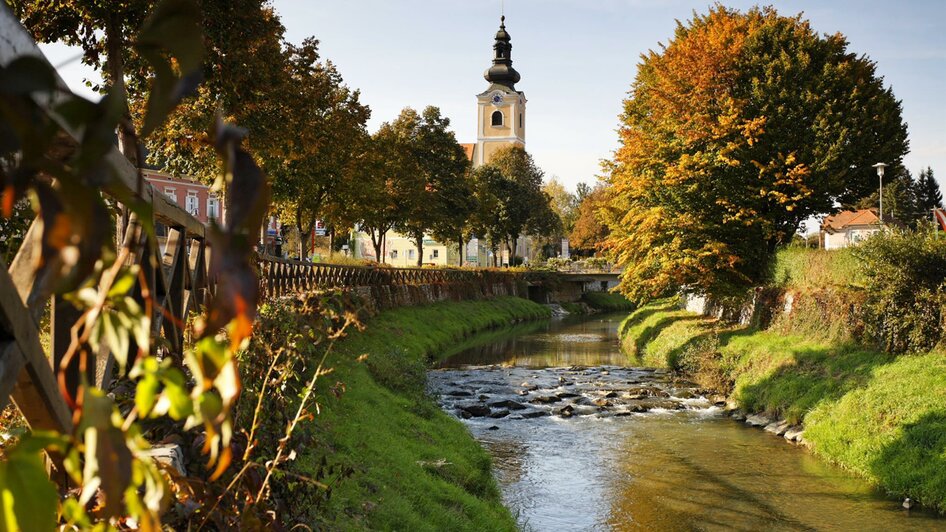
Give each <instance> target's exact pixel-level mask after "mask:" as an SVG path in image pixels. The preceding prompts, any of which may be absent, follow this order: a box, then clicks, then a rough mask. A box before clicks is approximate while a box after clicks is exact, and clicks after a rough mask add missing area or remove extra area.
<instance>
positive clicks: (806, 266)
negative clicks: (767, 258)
mask: <svg viewBox="0 0 946 532" xmlns="http://www.w3.org/2000/svg"><path fill="white" fill-rule="evenodd" d="M854 249H855V248H842V249H837V250H834V249H831V250H825V249H807V248H798V247H786V248H782V249H780V250H778V252H777V253H776V254H775V260H774V261H773V262H772V271H771V273H770V274H769V276H768V278H767V279H766V284H768V285H770V286H779V287H785V288H800V289H818V288H822V289H823V288H830V287H846V286H854V287H863V286H864V270H865V268H864V266H863V264H861V262H860V260H859V259H858V257H857V256H856V255H855V253H854Z"/></svg>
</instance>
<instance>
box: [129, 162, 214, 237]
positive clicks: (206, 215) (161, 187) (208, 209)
mask: <svg viewBox="0 0 946 532" xmlns="http://www.w3.org/2000/svg"><path fill="white" fill-rule="evenodd" d="M141 172H142V173H143V174H144V176H145V179H146V180H147V181H148V182H149V183H151V186H153V187H154V189H155V192H159V193H163V194H164V195H165V196H167V197H169V198H171V200H172V201H174V203H177V204H178V205H180V206H181V208H183V209H184V210H185V211H187V212H189V213H190V214H191V215H192V216H193V217H194V218H197V219H198V220H200V221H201V222H203V223H205V224H206V223H208V222H209V221H210V220H213V219H216V218H219V217H220V215H221V213H222V212H223V202H222V201H220V198H218V197H217V195H216V194H214V193H212V192H211V191H210V187H209V186H207V185H204V184H203V183H198V182H197V181H193V180H191V179H187V178H183V177H174V176H172V175H170V174H167V173H165V172H161V171H158V170H147V169H144V170H142V171H141Z"/></svg>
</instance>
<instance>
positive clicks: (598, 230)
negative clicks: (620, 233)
mask: <svg viewBox="0 0 946 532" xmlns="http://www.w3.org/2000/svg"><path fill="white" fill-rule="evenodd" d="M607 194H608V192H607V189H606V188H605V187H603V186H597V187H595V188H594V189H592V190H590V191H588V192H587V194H586V195H585V196H584V198H583V199H582V200H581V202H580V203H579V204H578V207H577V208H576V213H575V222H574V225H573V226H572V229H571V233H570V234H569V235H568V242H569V244H570V245H571V246H572V248H574V249H575V250H576V251H577V252H579V253H585V254H590V253H594V252H595V251H596V250H598V249H600V248H601V247H602V244H603V243H604V242H605V239H607V237H608V234H609V232H610V231H609V230H608V226H607V225H605V223H604V222H603V221H602V216H601V214H600V213H599V211H600V210H601V209H602V208H605V206H606V204H607V197H608V196H607Z"/></svg>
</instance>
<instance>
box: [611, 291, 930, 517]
mask: <svg viewBox="0 0 946 532" xmlns="http://www.w3.org/2000/svg"><path fill="white" fill-rule="evenodd" d="M621 333H622V345H623V347H624V349H625V351H626V352H627V353H628V354H629V355H631V356H634V357H636V358H637V359H638V361H640V362H643V363H645V364H648V365H655V366H668V367H671V368H673V369H675V370H678V371H683V372H687V373H690V374H691V375H694V376H695V377H696V378H697V379H698V380H700V381H701V382H703V383H704V384H707V385H712V386H717V387H729V389H730V390H729V391H731V393H732V397H733V398H734V399H735V400H736V402H737V404H738V405H739V406H740V407H741V408H743V409H744V410H746V411H748V412H766V413H769V414H773V415H777V416H780V417H782V418H785V419H788V420H789V421H791V422H793V423H803V424H804V425H805V439H806V440H807V441H808V442H809V444H810V445H811V446H812V448H813V450H814V452H815V453H817V454H818V455H820V456H822V457H824V458H826V459H828V460H830V461H832V462H835V463H837V464H840V465H841V466H843V467H845V468H847V469H849V470H852V471H854V472H856V473H859V474H861V475H863V476H864V477H866V478H867V479H869V480H871V481H872V482H874V483H876V484H878V485H880V486H882V487H884V488H885V489H887V490H888V491H889V492H890V493H892V494H896V495H901V496H909V497H912V498H914V499H915V500H918V501H920V502H921V503H923V504H925V505H927V506H930V507H933V508H936V509H938V510H939V511H941V512H944V511H946V355H944V353H942V352H936V351H934V352H932V353H926V354H916V355H901V356H894V355H889V354H885V353H882V352H878V351H875V350H871V349H867V348H864V347H862V346H858V345H856V344H853V343H850V342H838V341H831V340H830V339H822V338H815V339H812V338H811V337H810V336H807V335H806V336H802V335H799V334H791V332H790V331H788V332H776V331H771V330H770V331H759V330H755V329H749V328H724V327H721V326H720V325H719V324H718V323H716V322H715V321H714V320H708V319H705V318H701V317H699V316H697V315H695V314H693V313H690V312H686V311H683V310H680V309H679V307H678V306H677V305H676V301H674V300H661V301H656V302H654V303H651V304H649V305H646V306H644V307H641V308H640V309H638V310H637V311H635V312H634V313H633V314H631V315H630V316H629V317H628V319H627V320H626V321H625V323H623V324H622V326H621Z"/></svg>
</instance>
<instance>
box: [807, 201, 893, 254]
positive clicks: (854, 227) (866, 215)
mask: <svg viewBox="0 0 946 532" xmlns="http://www.w3.org/2000/svg"><path fill="white" fill-rule="evenodd" d="M885 218H886V217H885ZM888 221H889V220H888ZM881 227H882V226H881V224H880V218H879V217H878V216H877V211H876V210H875V209H861V210H857V211H841V212H839V213H837V214H832V215H831V216H828V217H827V218H825V219H824V222H822V224H821V231H822V233H824V248H825V249H840V248H846V247H848V246H851V245H854V244H857V243H858V242H860V241H862V240H864V239H866V238H868V237H869V236H871V235H873V234H874V233H878V232H880V231H881Z"/></svg>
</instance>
